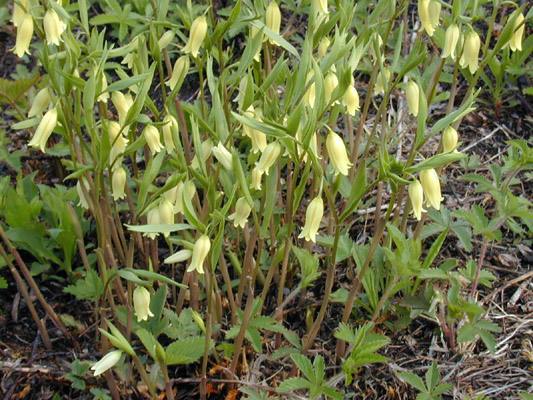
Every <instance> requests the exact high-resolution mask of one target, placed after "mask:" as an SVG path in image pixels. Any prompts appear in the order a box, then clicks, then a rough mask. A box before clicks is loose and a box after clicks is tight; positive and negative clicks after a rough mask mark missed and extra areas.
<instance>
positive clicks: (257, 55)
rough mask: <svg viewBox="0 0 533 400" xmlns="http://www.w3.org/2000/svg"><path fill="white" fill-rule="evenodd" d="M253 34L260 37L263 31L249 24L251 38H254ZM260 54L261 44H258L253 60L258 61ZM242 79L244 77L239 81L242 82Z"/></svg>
mask: <svg viewBox="0 0 533 400" xmlns="http://www.w3.org/2000/svg"><path fill="white" fill-rule="evenodd" d="M255 35H261V37H262V36H263V32H261V31H260V30H259V29H258V28H257V27H255V26H254V25H250V37H251V38H252V40H253V39H255ZM262 41H264V39H262ZM260 55H261V46H259V48H258V49H257V50H256V52H255V55H254V61H259V60H260V58H259V56H260ZM243 81H244V79H243V80H242V81H241V82H243Z"/></svg>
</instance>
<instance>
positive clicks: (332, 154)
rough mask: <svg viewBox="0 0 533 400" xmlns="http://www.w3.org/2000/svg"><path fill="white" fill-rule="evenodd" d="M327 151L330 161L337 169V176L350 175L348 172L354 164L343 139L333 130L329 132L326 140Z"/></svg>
mask: <svg viewBox="0 0 533 400" xmlns="http://www.w3.org/2000/svg"><path fill="white" fill-rule="evenodd" d="M326 149H327V151H328V155H329V160H330V161H331V164H332V165H333V168H334V169H335V175H337V174H341V175H345V176H346V175H348V170H349V169H350V167H351V166H352V163H351V162H350V160H349V159H348V154H347V152H346V146H344V142H343V140H342V139H341V137H340V136H339V135H337V134H336V133H335V132H333V131H332V130H330V131H329V134H328V137H327V138H326Z"/></svg>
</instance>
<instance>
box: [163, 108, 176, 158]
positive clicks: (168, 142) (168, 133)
mask: <svg viewBox="0 0 533 400" xmlns="http://www.w3.org/2000/svg"><path fill="white" fill-rule="evenodd" d="M163 122H164V125H163V126H162V127H161V130H162V131H163V143H165V150H166V151H167V153H168V154H172V153H173V152H174V151H175V150H176V145H175V144H174V136H176V138H177V136H178V134H179V126H178V121H176V118H174V116H172V115H170V114H167V115H166V116H165V118H164V119H163Z"/></svg>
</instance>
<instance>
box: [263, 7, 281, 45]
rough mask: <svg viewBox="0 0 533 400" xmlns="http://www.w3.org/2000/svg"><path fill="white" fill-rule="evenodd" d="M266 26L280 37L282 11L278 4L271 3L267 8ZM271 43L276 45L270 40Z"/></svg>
mask: <svg viewBox="0 0 533 400" xmlns="http://www.w3.org/2000/svg"><path fill="white" fill-rule="evenodd" d="M265 25H266V26H267V28H268V29H270V30H271V31H272V32H274V33H276V34H278V35H279V30H280V27H281V11H280V10H279V6H278V3H276V2H275V1H271V2H270V4H269V5H268V6H267V9H266V12H265ZM270 43H272V44H276V42H274V41H273V40H270Z"/></svg>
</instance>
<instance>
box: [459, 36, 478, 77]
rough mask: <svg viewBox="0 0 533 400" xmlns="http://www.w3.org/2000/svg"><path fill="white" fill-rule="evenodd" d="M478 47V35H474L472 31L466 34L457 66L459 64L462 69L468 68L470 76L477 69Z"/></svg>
mask: <svg viewBox="0 0 533 400" xmlns="http://www.w3.org/2000/svg"><path fill="white" fill-rule="evenodd" d="M480 47H481V40H480V39H479V35H478V34H477V33H476V31H473V30H472V31H470V32H468V33H467V34H466V37H465V41H464V45H463V55H462V56H461V59H460V60H459V64H461V67H462V68H466V67H467V66H468V69H469V70H470V73H471V74H474V73H475V72H476V71H477V69H478V67H479V62H478V57H479V49H480Z"/></svg>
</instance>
